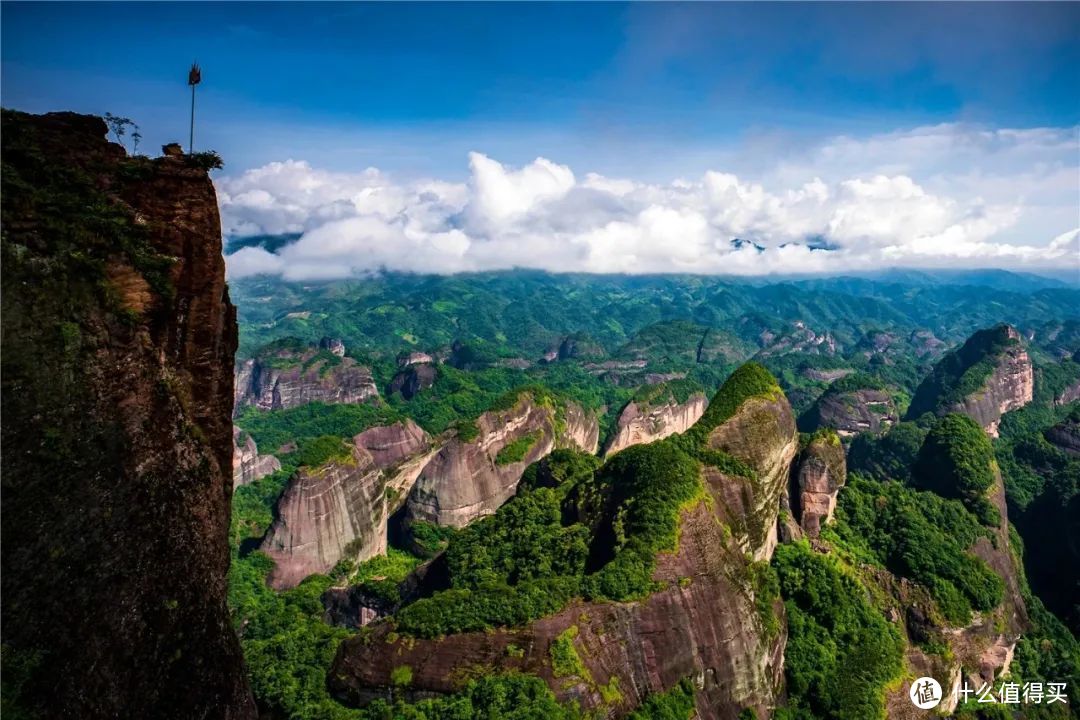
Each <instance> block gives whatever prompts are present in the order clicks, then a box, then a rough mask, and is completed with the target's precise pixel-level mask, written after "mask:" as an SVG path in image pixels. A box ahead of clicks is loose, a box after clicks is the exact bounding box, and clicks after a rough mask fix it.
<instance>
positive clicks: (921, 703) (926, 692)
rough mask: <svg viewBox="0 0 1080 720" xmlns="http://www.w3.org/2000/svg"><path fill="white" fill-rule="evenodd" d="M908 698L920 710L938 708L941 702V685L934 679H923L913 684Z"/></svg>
mask: <svg viewBox="0 0 1080 720" xmlns="http://www.w3.org/2000/svg"><path fill="white" fill-rule="evenodd" d="M908 696H910V697H911V702H912V703H913V704H914V705H915V707H917V708H919V709H920V710H929V709H931V708H936V707H937V706H938V704H939V703H940V702H941V684H940V683H939V682H938V681H937V680H935V679H934V678H932V677H921V678H919V679H918V680H916V681H915V682H913V683H911V689H910V690H908Z"/></svg>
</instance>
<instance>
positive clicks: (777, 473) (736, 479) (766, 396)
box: [694, 363, 799, 560]
mask: <svg viewBox="0 0 1080 720" xmlns="http://www.w3.org/2000/svg"><path fill="white" fill-rule="evenodd" d="M747 369H750V370H752V371H753V372H754V373H757V374H758V375H760V377H754V376H753V375H752V374H750V373H748V372H747ZM736 373H737V375H732V378H731V379H729V380H728V382H727V383H725V384H724V387H722V388H721V389H720V391H719V392H718V393H717V397H714V398H713V401H712V405H710V410H709V411H708V412H706V414H705V415H704V416H703V417H702V419H701V420H700V421H699V423H701V426H700V427H695V428H694V431H695V432H699V433H700V432H705V433H706V434H705V437H704V445H705V448H707V449H708V450H714V451H720V452H722V453H725V454H727V455H730V456H731V457H732V458H734V459H735V460H737V461H738V462H740V463H742V464H743V465H744V466H745V468H746V469H747V470H749V472H746V471H741V470H740V471H735V470H733V469H731V468H727V467H710V466H706V468H705V476H706V478H707V479H708V480H709V481H710V484H712V485H713V486H714V487H715V488H717V491H718V492H719V494H720V496H721V500H722V504H723V505H724V506H725V507H726V508H728V514H729V520H730V522H731V524H732V526H733V529H734V530H735V533H736V535H737V537H738V539H739V542H740V545H741V547H742V548H743V550H744V551H745V552H748V553H750V554H751V555H752V556H753V558H754V559H755V560H768V559H770V558H771V557H772V553H773V550H774V549H775V548H776V543H777V541H778V534H777V519H778V516H779V513H780V506H781V500H782V498H783V496H784V493H785V491H786V489H787V487H788V479H789V473H790V471H791V462H792V460H793V459H794V458H795V454H796V452H797V451H798V447H799V442H798V433H797V432H796V429H795V417H794V415H793V414H792V411H791V405H790V404H789V403H788V401H787V398H786V397H784V393H783V392H782V391H781V390H780V388H779V386H777V385H776V381H775V379H773V378H772V376H771V375H769V374H768V371H767V370H765V369H764V368H762V367H761V366H758V365H755V364H753V363H748V364H747V365H744V366H743V367H742V368H740V369H739V370H737V371H736ZM739 374H741V375H748V376H749V377H741V376H739ZM759 380H760V382H761V385H760V386H759V387H758V388H756V389H754V390H753V391H752V392H750V391H746V390H744V389H743V387H744V386H745V387H747V388H754V385H753V382H757V381H759ZM751 381H753V382H751ZM766 383H767V384H766ZM718 400H719V401H720V402H721V403H722V405H721V406H716V404H717V402H718ZM714 406H716V407H715V414H714ZM724 406H727V407H726V408H725V407H724ZM725 414H726V415H727V417H723V419H722V421H721V422H719V423H718V424H717V423H716V417H718V416H721V417H722V416H723V415H725Z"/></svg>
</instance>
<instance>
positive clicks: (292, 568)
mask: <svg viewBox="0 0 1080 720" xmlns="http://www.w3.org/2000/svg"><path fill="white" fill-rule="evenodd" d="M353 446H354V447H353V449H352V452H351V457H349V458H348V459H344V460H332V461H330V462H327V463H325V464H323V465H320V466H319V467H316V468H307V467H304V468H300V469H299V470H298V471H297V472H296V474H295V475H294V476H293V477H292V478H291V479H290V480H289V484H288V486H286V488H285V491H284V492H283V493H282V495H281V498H280V499H279V500H278V505H277V513H276V517H275V519H274V523H273V524H272V525H271V526H270V529H269V530H268V531H267V534H266V537H265V539H264V540H263V544H262V550H263V552H265V553H266V554H267V555H269V556H270V557H271V558H273V559H274V561H275V563H276V565H275V567H274V569H273V571H271V573H270V576H269V578H268V582H269V584H270V585H271V586H272V587H275V588H288V587H293V586H295V585H297V584H299V583H300V581H301V580H303V579H304V578H305V577H307V576H308V575H311V574H312V573H325V572H327V571H328V570H330V569H332V568H333V567H334V565H336V564H337V563H338V561H340V560H342V559H351V560H355V561H358V562H359V561H363V560H367V559H369V558H372V557H375V556H376V555H380V554H382V553H385V552H386V539H387V538H386V533H387V528H386V523H387V520H388V519H389V516H390V514H391V513H392V512H393V511H394V510H395V509H396V508H397V507H398V506H400V505H401V503H402V502H404V499H405V497H406V496H407V495H408V492H409V489H410V488H411V487H412V483H414V482H415V481H416V477H417V475H419V473H420V470H421V469H422V467H423V465H424V463H425V462H426V461H427V460H429V459H430V458H431V455H432V453H433V452H434V451H433V450H432V448H431V443H430V439H429V438H428V436H427V434H426V433H425V432H424V431H423V430H421V429H420V427H419V426H418V425H416V423H414V422H412V421H411V420H408V421H406V422H404V423H396V424H394V425H390V426H386V427H374V428H370V429H368V430H365V431H364V432H362V433H360V434H359V435H357V436H356V437H355V438H354V439H353Z"/></svg>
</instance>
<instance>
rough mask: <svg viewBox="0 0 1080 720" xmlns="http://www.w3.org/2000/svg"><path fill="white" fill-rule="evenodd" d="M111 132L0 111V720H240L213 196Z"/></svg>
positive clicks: (251, 711)
mask: <svg viewBox="0 0 1080 720" xmlns="http://www.w3.org/2000/svg"><path fill="white" fill-rule="evenodd" d="M105 135H106V126H105V123H104V122H103V121H102V120H101V119H100V118H96V117H90V116H84V115H75V114H72V113H51V114H48V115H41V116H31V115H26V114H23V113H16V112H10V111H4V114H3V130H2V137H3V159H4V170H3V191H2V192H3V197H4V202H3V217H2V223H3V227H4V232H3V240H2V249H3V262H2V268H3V282H2V292H3V301H2V307H3V347H4V352H3V370H2V377H3V392H2V397H3V416H4V422H3V425H2V429H0V434H2V443H3V448H4V452H3V458H2V464H3V470H2V484H3V498H4V502H3V522H2V537H3V539H2V543H3V549H4V552H3V570H2V573H0V576H2V583H3V598H4V602H3V611H2V612H3V621H2V627H3V645H4V665H5V670H4V685H5V687H4V714H5V716H6V715H7V714H8V713H9V712H11V713H12V716H14V715H15V714H17V713H18V712H19V711H20V710H21V711H24V712H26V713H27V714H28V715H31V714H33V715H39V716H41V717H78V718H116V717H146V718H149V717H185V718H211V717H214V718H230V719H232V718H254V717H255V706H254V702H253V700H252V697H251V692H250V690H249V688H248V682H247V678H246V673H245V671H244V666H243V661H242V658H241V655H240V647H239V644H238V642H237V639H236V636H235V634H234V633H233V630H232V626H231V622H230V619H229V613H228V610H227V607H226V602H225V598H226V573H227V570H228V565H229V550H228V529H229V511H230V503H231V492H232V481H231V477H230V476H231V474H232V473H231V471H230V464H231V462H232V426H231V422H230V414H231V406H232V400H233V374H232V369H233V353H234V351H235V349H236V342H237V331H236V321H235V310H234V308H233V306H232V304H231V303H230V302H229V295H228V290H227V288H226V285H225V266H224V261H223V258H222V254H221V227H220V223H219V219H218V206H217V200H216V197H215V194H214V187H213V185H212V184H211V182H210V179H209V177H208V176H207V173H206V171H205V170H203V169H198V168H196V167H194V166H191V165H189V162H188V158H186V157H185V156H180V157H176V158H158V159H154V160H151V159H149V158H128V157H127V156H126V153H125V152H124V150H123V149H122V148H121V147H120V146H118V145H113V144H110V143H108V142H107V141H106V139H105ZM11 663H16V664H17V665H18V667H20V668H21V669H22V671H21V672H19V673H18V674H17V675H18V677H16V675H13V674H11V672H10V670H11V668H12V667H13V665H12V664H11Z"/></svg>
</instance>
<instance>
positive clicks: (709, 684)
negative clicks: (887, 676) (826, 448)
mask: <svg viewBox="0 0 1080 720" xmlns="http://www.w3.org/2000/svg"><path fill="white" fill-rule="evenodd" d="M705 430H706V431H707V432H705V433H703V435H704V436H705V438H706V439H707V441H708V442H709V445H710V447H711V448H713V449H714V451H715V450H719V449H720V448H721V447H724V448H730V450H731V452H733V453H737V454H738V458H739V460H741V461H742V463H743V464H736V465H734V466H733V465H731V464H730V462H727V463H725V464H724V467H723V468H719V467H706V468H705V472H704V473H703V481H704V490H705V492H706V494H707V499H702V500H700V501H698V502H696V503H694V504H692V505H691V506H689V507H687V508H684V509H683V510H682V511H681V513H680V530H679V542H678V549H677V550H676V551H674V552H671V553H661V554H660V555H659V556H657V558H656V567H655V570H654V573H653V579H654V580H655V581H656V582H657V583H659V584H660V587H661V589H659V590H658V591H656V592H653V593H652V594H650V595H649V596H648V597H646V598H644V599H642V600H640V601H636V602H624V603H615V602H600V601H595V602H582V601H576V602H574V603H572V604H571V605H570V606H568V607H566V608H565V609H563V610H562V611H560V612H558V613H556V614H554V615H551V616H548V617H544V618H542V619H539V620H536V621H534V622H532V623H530V624H528V625H526V626H524V627H520V628H512V629H493V630H490V631H487V632H468V633H459V634H453V635H449V636H445V637H441V638H438V639H422V638H411V637H403V636H399V635H398V634H397V633H396V632H395V631H394V628H393V625H392V624H391V623H385V622H375V623H373V624H371V625H370V626H369V627H370V629H369V631H368V632H367V634H365V635H364V636H363V637H356V638H353V639H349V640H346V641H345V642H343V643H342V644H341V645H340V646H339V650H338V655H337V657H336V659H335V661H334V665H333V666H332V668H331V671H330V672H329V673H328V678H329V683H330V688H331V691H332V692H333V693H334V694H335V696H337V697H338V698H340V699H342V700H343V701H345V702H347V703H349V704H357V705H363V704H366V703H368V702H370V701H372V700H374V699H376V698H383V697H386V694H387V692H388V691H389V690H390V688H391V687H392V686H393V683H392V680H391V676H392V673H393V672H394V669H395V668H398V667H401V666H408V667H409V669H410V671H411V678H412V680H411V683H410V685H409V686H408V687H407V688H399V690H398V692H400V693H403V694H404V696H405V697H407V698H408V697H411V698H421V697H430V696H431V695H433V694H443V693H451V692H454V691H455V690H458V689H459V688H460V687H461V684H462V683H463V682H464V681H465V680H466V679H467V674H462V673H460V672H455V670H456V669H459V668H461V667H477V668H480V667H483V668H486V669H488V671H490V669H499V670H507V671H521V672H525V673H530V674H535V675H537V676H538V677H540V678H541V679H543V680H544V681H545V682H546V683H547V684H548V685H549V686H550V687H551V688H552V690H553V691H554V692H555V694H556V696H557V697H558V698H559V699H560V700H562V701H569V700H575V701H577V702H578V703H579V704H580V705H581V707H582V708H583V709H584V710H586V711H591V712H594V713H596V714H597V715H598V716H600V717H623V716H625V715H626V714H627V713H628V712H629V711H630V710H631V709H633V708H635V707H637V706H638V705H639V704H640V703H641V702H642V700H643V699H644V697H645V696H647V695H648V694H650V693H654V692H660V691H663V690H667V689H670V688H671V687H672V686H674V685H675V684H676V683H678V682H679V681H680V680H681V679H683V678H690V679H691V680H692V681H693V682H694V684H695V685H696V688H697V692H696V693H695V702H696V706H697V707H696V710H697V715H696V717H698V718H701V720H734V719H735V718H736V716H737V715H738V714H739V712H740V711H741V710H743V709H745V708H748V707H749V708H754V709H755V711H756V712H757V713H758V716H759V717H767V716H768V714H769V713H770V712H771V710H772V708H773V707H775V704H776V702H777V700H778V698H779V696H780V695H781V687H782V682H783V652H784V646H785V642H786V636H785V633H784V630H783V629H782V628H783V623H782V622H781V624H780V625H781V627H780V629H779V630H773V631H770V630H768V629H767V628H766V626H765V624H764V620H763V618H762V615H761V614H760V613H759V612H758V610H757V609H756V607H755V603H756V599H755V589H754V587H753V583H752V581H751V580H750V576H751V573H750V572H749V568H748V562H749V560H748V558H747V554H748V551H750V552H753V553H754V554H755V555H756V556H758V557H761V558H766V557H768V555H769V548H768V545H769V540H768V535H769V534H770V533H769V531H763V532H753V533H752V532H751V531H750V530H749V528H751V527H754V526H757V525H765V524H770V523H771V525H772V528H773V530H772V533H771V534H772V536H773V538H775V526H776V519H777V499H778V497H779V495H780V494H781V493H782V488H783V487H784V486H786V483H787V479H788V473H789V472H790V464H791V461H792V458H793V457H794V455H795V451H796V447H797V440H796V437H797V436H796V433H795V422H794V418H793V417H792V414H791V409H790V407H789V406H788V405H787V402H786V400H785V399H784V398H783V395H782V394H781V393H779V389H778V388H777V389H776V392H775V395H774V394H772V393H769V394H766V395H764V396H755V397H751V398H747V399H744V400H743V401H742V402H741V403H739V406H738V407H737V408H736V411H735V412H734V413H733V414H732V416H731V417H729V418H726V419H724V421H723V422H721V423H720V424H719V425H718V427H715V428H712V429H711V430H710V429H709V428H705ZM740 436H745V437H743V438H742V439H740ZM736 471H738V472H746V473H748V474H753V475H756V476H757V478H756V479H754V480H751V479H750V478H739V477H738V476H737V474H736ZM767 498H771V500H770V499H767ZM770 503H771V508H770V509H767V508H766V506H767V505H769V504H770ZM751 536H752V537H751ZM336 603H338V604H336V605H335V607H340V608H344V610H343V612H345V613H346V614H348V615H350V616H351V615H353V614H354V613H355V612H356V610H355V603H353V602H351V600H350V598H348V597H346V596H342V597H340V598H337V599H336ZM772 610H773V612H778V613H779V612H782V606H781V604H780V603H779V602H775V603H774V604H773V607H772ZM357 620H358V621H359V620H362V618H357ZM568 633H569V634H568ZM560 637H561V638H563V642H565V641H566V640H565V638H567V637H570V638H571V639H572V644H573V646H574V648H575V651H576V652H577V654H578V655H579V657H580V659H581V663H582V666H583V667H584V672H583V673H580V674H577V675H573V676H570V677H567V676H558V677H557V676H556V674H555V672H554V669H553V667H552V660H551V650H552V647H553V645H554V644H555V643H556V642H557V641H558V639H559V638H560ZM601 686H604V687H607V688H610V687H617V688H618V690H619V692H618V693H615V694H611V693H603V692H601Z"/></svg>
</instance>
